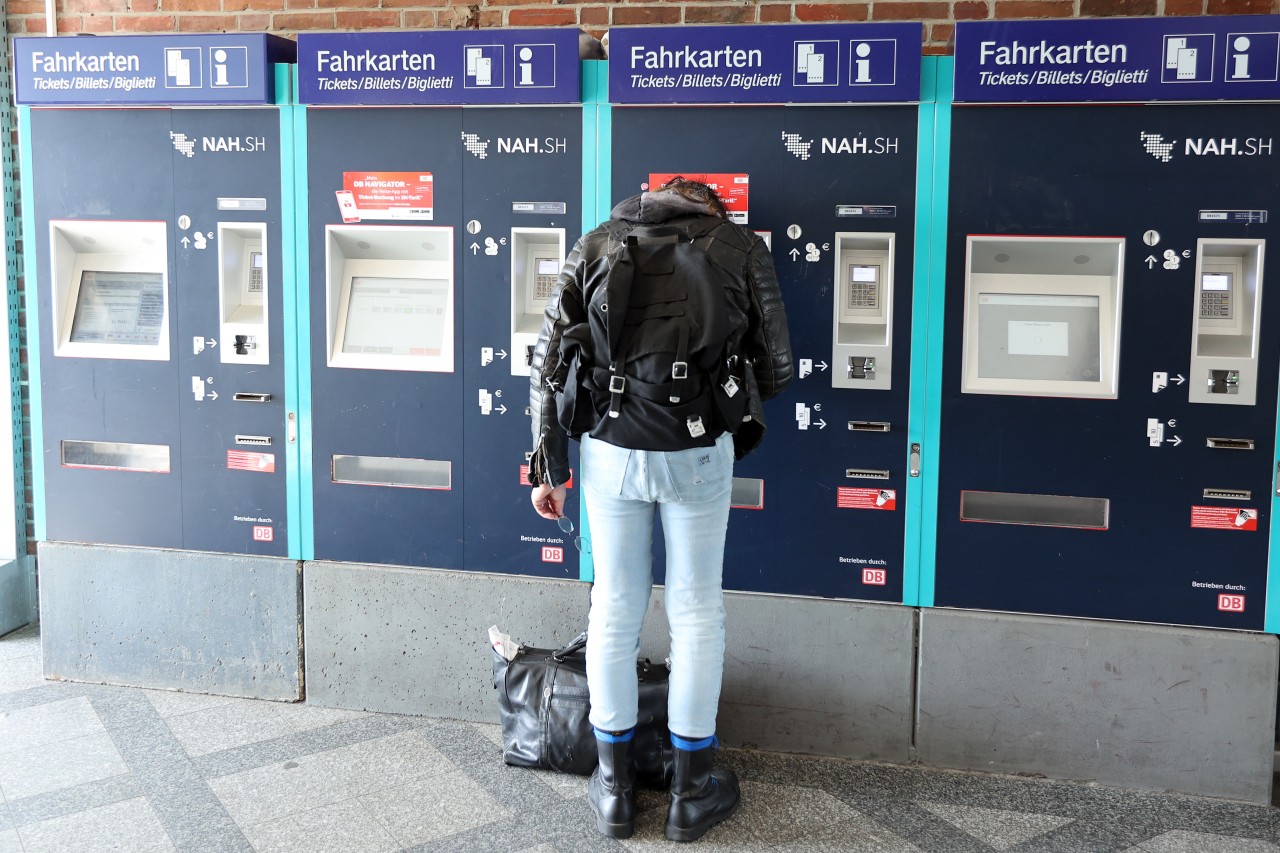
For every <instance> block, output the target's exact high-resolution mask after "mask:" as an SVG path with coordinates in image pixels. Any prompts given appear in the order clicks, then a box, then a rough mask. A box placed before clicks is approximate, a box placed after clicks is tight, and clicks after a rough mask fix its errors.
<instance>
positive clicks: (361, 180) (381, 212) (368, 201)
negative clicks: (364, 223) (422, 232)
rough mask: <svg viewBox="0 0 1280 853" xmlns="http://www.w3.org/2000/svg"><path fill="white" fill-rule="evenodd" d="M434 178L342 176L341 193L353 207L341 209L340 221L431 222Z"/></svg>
mask: <svg viewBox="0 0 1280 853" xmlns="http://www.w3.org/2000/svg"><path fill="white" fill-rule="evenodd" d="M435 188H436V185H435V178H434V176H433V175H432V174H431V173H430V172H343V173H342V191H343V193H350V201H351V203H352V204H353V205H354V206H355V210H354V211H351V210H349V209H347V208H346V207H345V206H344V205H343V196H342V194H339V196H338V205H339V207H340V208H342V214H343V216H342V220H343V221H344V222H349V221H351V220H350V219H349V218H348V217H355V218H356V219H357V220H359V219H431V218H432V217H433V216H434V215H435V208H434V204H435Z"/></svg>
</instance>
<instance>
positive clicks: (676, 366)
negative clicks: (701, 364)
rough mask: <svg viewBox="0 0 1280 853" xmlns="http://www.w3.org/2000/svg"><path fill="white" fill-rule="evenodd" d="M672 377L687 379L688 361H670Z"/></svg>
mask: <svg viewBox="0 0 1280 853" xmlns="http://www.w3.org/2000/svg"><path fill="white" fill-rule="evenodd" d="M671 378H672V379H688V378H689V362H687V361H673V362H672V363H671Z"/></svg>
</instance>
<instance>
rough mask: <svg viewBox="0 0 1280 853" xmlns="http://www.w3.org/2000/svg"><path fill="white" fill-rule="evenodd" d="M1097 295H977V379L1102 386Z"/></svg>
mask: <svg viewBox="0 0 1280 853" xmlns="http://www.w3.org/2000/svg"><path fill="white" fill-rule="evenodd" d="M1099 322H1100V321H1099V309H1098V297H1097V296H1070V295H1048V294H1029V293H980V294H978V375H979V376H980V377H983V378H990V379H1032V380H1035V379H1043V380H1050V381H1055V382H1097V381H1098V380H1099V378H1100V375H1101V351H1100V346H1099V337H1098V335H1099Z"/></svg>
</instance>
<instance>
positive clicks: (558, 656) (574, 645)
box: [551, 631, 587, 663]
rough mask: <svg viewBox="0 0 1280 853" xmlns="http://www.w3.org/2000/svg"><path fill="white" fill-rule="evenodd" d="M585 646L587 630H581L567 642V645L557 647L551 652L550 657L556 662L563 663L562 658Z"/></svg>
mask: <svg viewBox="0 0 1280 853" xmlns="http://www.w3.org/2000/svg"><path fill="white" fill-rule="evenodd" d="M586 647H587V632H586V631H583V632H582V633H581V634H579V635H578V636H576V637H574V638H573V639H572V640H571V641H570V642H569V645H567V646H565V647H564V648H563V649H557V650H556V651H554V652H552V653H551V659H552V660H554V661H555V662H556V663H564V659H565V658H567V657H568V656H569V655H571V654H573V653H574V652H577V651H581V650H582V649H585V648H586Z"/></svg>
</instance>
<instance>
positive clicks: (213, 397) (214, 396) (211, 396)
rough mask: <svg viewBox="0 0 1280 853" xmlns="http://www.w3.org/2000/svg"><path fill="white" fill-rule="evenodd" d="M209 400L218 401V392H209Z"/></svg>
mask: <svg viewBox="0 0 1280 853" xmlns="http://www.w3.org/2000/svg"><path fill="white" fill-rule="evenodd" d="M209 399H211V400H216V399H218V392H217V391H210V392H209Z"/></svg>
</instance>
